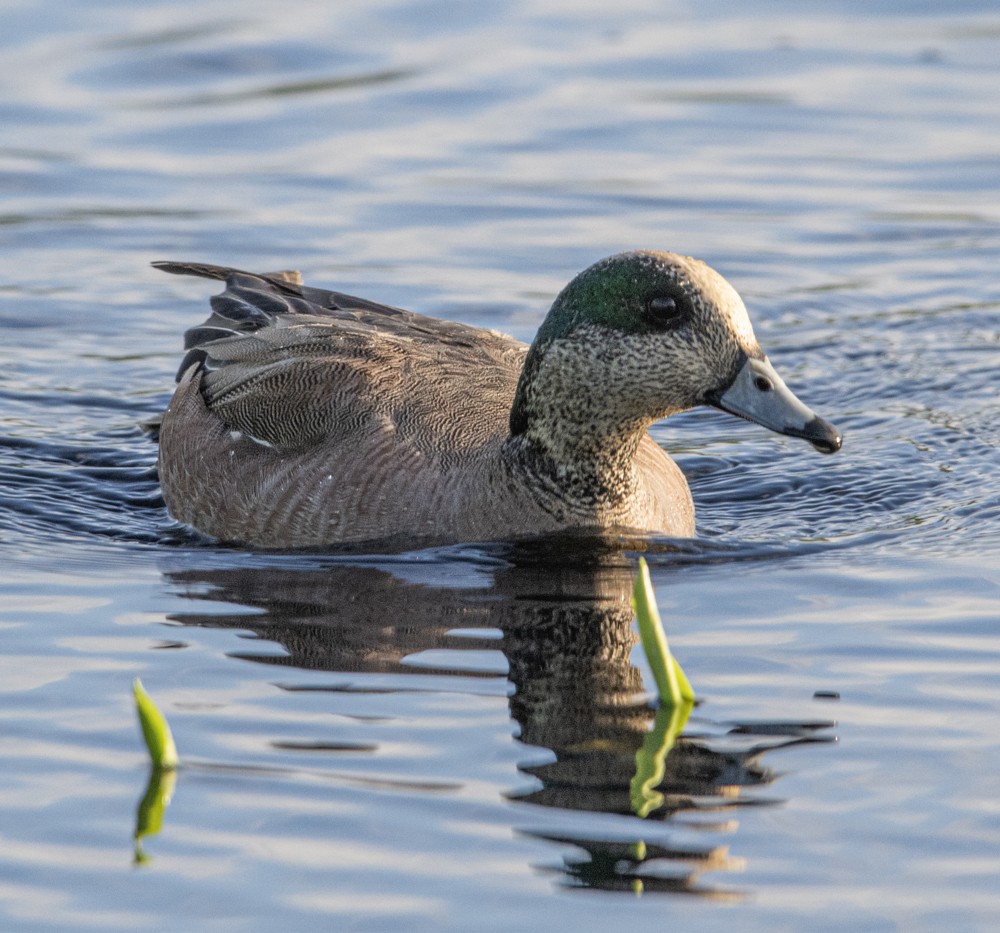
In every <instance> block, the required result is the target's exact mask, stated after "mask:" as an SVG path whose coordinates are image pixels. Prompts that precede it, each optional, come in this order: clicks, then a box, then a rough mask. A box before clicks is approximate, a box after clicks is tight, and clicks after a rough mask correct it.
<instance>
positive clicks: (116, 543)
mask: <svg viewBox="0 0 1000 933" xmlns="http://www.w3.org/2000/svg"><path fill="white" fill-rule="evenodd" d="M749 10H750V8H748V7H746V6H745V5H743V4H735V3H733V4H730V3H719V4H713V5H711V6H710V7H705V6H701V7H699V6H696V5H686V4H681V3H668V4H652V3H641V2H629V0H625V2H624V3H618V4H615V5H614V7H613V9H609V8H607V6H606V4H597V3H593V4H588V3H573V4H563V3H557V2H549V3H543V2H535V3H530V2H529V3H525V4H520V5H516V6H514V5H510V6H500V5H493V6H486V5H472V4H447V3H441V2H436V3H432V2H418V0H401V2H399V3H396V4H389V3H380V4H369V3H364V4H362V3H352V2H344V3H340V4H337V5H336V7H331V6H330V5H329V4H323V3H309V2H305V0H299V2H295V3H293V4H291V6H288V5H286V6H285V7H282V8H281V10H280V12H279V11H278V9H277V8H276V7H274V6H273V5H270V4H264V3H260V2H256V0H251V2H246V0H243V2H240V3H235V2H226V0H202V2H199V3H198V4H169V5H168V4H163V3H156V2H151V3H145V4H142V5H141V7H140V6H139V5H134V4H121V3H113V2H101V0H95V2H91V3H88V4H61V3H53V2H51V0H49V2H45V0H38V2H31V0H26V2H20V3H15V4H8V6H7V8H6V9H5V10H4V11H3V13H2V14H0V50H2V57H0V77H2V83H3V88H4V91H3V94H2V95H0V97H2V102H0V198H2V200H0V334H2V340H0V561H2V568H3V570H2V577H0V624H2V626H3V629H2V634H3V649H2V654H0V667H2V670H0V697H2V700H0V717H2V729H0V755H2V757H3V767H2V768H0V787H2V792H0V842H2V845H0V917H2V921H0V926H3V927H4V928H5V929H16V930H62V929H66V930H80V929H100V930H116V929H127V930H135V929H144V930H175V929H178V928H180V927H184V928H191V929H198V930H212V929H226V930H227V931H229V930H264V929H275V928H278V929H282V930H313V929H327V928H330V927H333V926H338V927H346V928H349V929H359V930H383V929H396V928H399V929H410V930H432V929H433V930H441V929H444V930H469V929H483V930H529V929H552V928H567V929H569V928H573V929H586V930H600V929H605V928H610V927H614V928H619V927H621V926H624V925H631V926H632V927H633V928H636V929H659V928H661V927H662V926H663V925H664V924H668V925H671V926H678V927H680V926H683V927H685V928H687V929H720V928H723V927H731V928H735V929H740V930H768V931H770V930H780V929H789V930H792V929H802V928H809V929H817V930H858V929H864V930H894V929H905V930H934V929H942V928H947V929H950V930H974V929H991V928H993V927H994V926H995V924H996V922H997V920H998V918H1000V881H998V880H997V879H998V877H1000V872H998V867H1000V864H998V858H997V854H996V853H997V849H998V843H1000V820H998V815H1000V810H998V805H997V794H996V782H995V774H996V772H997V770H998V767H1000V727H998V725H997V724H998V722H1000V688H998V683H997V678H996V675H995V671H996V670H997V668H998V664H1000V658H998V655H1000V641H998V639H997V635H996V631H997V627H998V621H1000V593H998V584H1000V570H998V569H997V563H998V562H997V558H998V555H1000V498H998V493H997V487H996V479H995V478H996V476H997V475H998V474H1000V454H998V449H997V447H998V440H1000V433H998V430H997V420H996V402H995V377H994V373H995V372H996V371H997V369H998V367H1000V336H998V335H1000V328H998V326H997V310H998V307H1000V286H998V284H997V276H996V256H997V254H998V247H1000V211H998V208H997V205H998V204H1000V196H998V195H1000V191H998V189H1000V173H998V172H997V161H996V153H997V151H998V147H1000V119H998V117H1000V113H998V108H997V96H996V88H997V86H998V81H1000V73H998V72H1000V16H998V14H997V12H996V9H995V5H993V4H989V3H982V2H978V3H977V2H964V3H952V4H948V5H945V6H943V7H942V6H941V5H931V4H924V3H920V2H904V0H898V2H894V3H885V4H878V5H877V9H875V8H874V7H873V5H871V4H865V3H860V2H845V3H842V4H838V5H836V6H835V7H831V6H830V5H828V4H813V3H802V4H796V5H795V6H794V8H793V7H790V6H789V5H787V4H777V3H762V4H755V5H754V6H753V8H752V12H748V11H749ZM634 247H652V248H664V249H674V250H678V251H682V252H686V253H690V254H693V255H697V256H700V257H701V258H704V259H706V260H707V261H709V262H710V263H711V264H712V265H713V266H715V267H716V268H718V269H719V270H720V271H721V272H723V274H725V275H726V276H727V277H728V278H729V279H730V280H731V281H732V282H733V283H734V285H736V287H737V288H738V289H739V290H740V291H741V293H742V294H743V295H744V297H745V299H746V300H747V303H748V305H749V306H750V309H751V314H752V316H753V318H754V321H755V324H756V328H757V333H758V336H759V337H760V339H761V341H762V343H763V344H764V345H765V347H766V348H767V349H768V351H769V354H770V356H771V359H772V360H773V361H774V362H775V363H776V365H777V366H778V367H779V369H780V370H781V372H782V373H783V375H784V376H785V377H786V379H787V381H788V382H789V383H790V384H791V385H792V386H793V387H794V388H795V389H796V390H797V391H798V393H799V395H800V396H801V397H802V398H803V399H804V400H805V401H806V402H807V403H808V404H810V405H812V406H813V407H814V408H816V409H817V410H818V411H819V412H821V413H822V414H823V415H825V416H827V417H829V418H830V419H831V420H833V421H835V422H836V423H837V425H838V426H839V427H840V428H841V429H842V430H844V432H845V436H846V444H845V448H844V451H843V452H842V453H841V454H839V455H837V456H836V457H832V458H825V457H823V458H821V457H818V456H816V455H815V454H813V453H812V452H811V451H810V450H809V449H808V448H807V446H806V445H804V444H802V443H801V442H796V441H793V440H788V439H782V438H776V437H774V436H771V435H769V434H767V433H766V432H764V431H762V430H760V429H757V428H754V427H752V426H750V425H746V424H743V423H741V422H737V421H736V420H735V419H731V418H726V417H725V416H723V415H721V414H718V413H713V412H707V411H698V412H692V413H689V414H685V415H684V416H681V417H678V418H673V419H671V420H670V423H669V425H659V426H657V427H656V428H655V429H654V435H655V437H656V438H657V440H658V441H660V442H661V443H663V444H664V445H665V446H666V447H667V448H668V449H669V450H671V451H672V452H673V453H674V455H675V456H676V459H677V460H678V462H679V463H680V464H681V465H682V467H683V468H684V470H685V471H686V472H687V473H688V476H689V478H690V482H691V486H692V490H693V493H694V497H695V501H696V505H697V508H698V520H699V530H700V538H699V539H698V541H697V542H690V543H687V544H682V545H680V546H678V545H677V544H676V543H674V542H667V541H651V542H644V543H642V542H639V543H637V542H625V543H624V545H625V546H624V550H621V551H618V550H610V551H603V552H595V551H594V550H593V548H588V547H586V546H585V545H584V544H583V543H582V542H574V543H570V544H563V546H562V547H561V548H560V547H557V546H552V545H550V546H547V547H546V546H537V547H520V548H512V547H511V546H509V545H504V544H503V543H498V544H491V545H482V546H463V547H453V548H445V549H435V550H425V551H412V552H407V553H404V554H397V555H369V554H359V553H354V554H340V555H337V554H329V555H326V554H312V555H299V556H295V555H267V554H253V553H249V552H243V551H239V550H236V549H228V548H219V547H213V546H211V545H207V544H205V543H203V542H201V541H199V540H198V539H197V538H196V537H195V536H193V535H191V534H190V533H188V532H187V531H186V530H185V529H183V528H181V527H179V526H177V525H176V524H175V523H173V522H172V521H171V520H170V518H169V517H168V516H167V515H166V513H165V512H164V509H163V506H162V501H161V499H160V497H159V492H158V488H157V483H156V474H155V447H154V446H153V444H152V443H151V442H150V440H149V439H148V438H147V437H146V435H145V434H144V433H143V431H142V430H141V428H140V424H141V422H143V421H144V420H146V419H148V418H150V417H153V416H155V415H156V414H157V413H158V412H159V411H160V410H161V409H162V408H163V407H164V405H165V404H166V401H167V399H168V398H169V395H170V390H171V386H172V380H173V375H174V371H175V369H176V366H177V363H178V361H179V359H180V335H181V333H182V331H183V330H184V329H185V328H187V327H189V326H191V325H192V324H193V323H196V322H197V321H199V320H200V319H201V318H202V316H203V308H204V303H205V300H206V297H207V295H208V294H209V292H210V291H211V288H212V286H211V285H209V284H208V283H204V282H197V281H183V280H179V279H176V278H172V277H168V276H164V275H162V274H160V273H157V272H155V271H154V270H152V269H150V268H149V265H148V263H149V262H150V261H151V260H154V259H195V260H206V261H214V262H222V263H231V264H235V265H240V266H243V267H246V268H251V269H276V268H300V269H302V271H303V273H304V274H305V277H306V280H307V281H308V282H311V283H313V284H317V285H327V286H331V287H335V288H339V289H341V290H344V291H347V292H352V293H356V294H364V295H370V296H371V297H373V298H376V299H378V300H381V301H384V302H388V303H391V304H400V305H403V306H406V307H411V308H413V309H415V310H419V311H424V312H427V313H432V314H436V315H438V316H443V317H449V318H452V319H456V320H463V321H467V322H470V323H473V324H478V325H482V326H489V327H496V328H500V329H503V330H505V331H507V332H509V333H512V334H514V335H515V336H517V337H520V338H522V339H530V337H531V335H532V334H533V332H534V330H535V328H536V327H537V325H538V323H539V322H540V320H541V318H542V316H543V315H544V312H545V310H546V309H547V306H548V303H549V302H550V301H551V299H552V297H553V296H554V294H555V293H556V292H557V291H558V289H559V288H560V287H561V286H562V285H563V284H564V283H565V282H566V281H567V280H568V279H569V278H570V277H571V276H572V275H573V274H575V273H576V272H577V271H579V270H580V269H582V268H584V267H585V266H586V265H588V264H589V263H590V262H592V261H594V260H595V259H597V258H600V257H601V256H604V255H607V254H610V253H612V252H615V251H618V250H620V249H625V248H634ZM637 548H642V549H645V553H646V556H647V559H648V560H649V562H650V566H651V569H652V574H653V580H654V584H655V587H656V591H657V595H658V598H659V601H660V603H661V607H662V609H663V613H664V616H665V619H666V622H667V626H668V630H669V632H670V634H671V640H672V644H673V647H674V650H675V651H676V652H677V654H678V656H679V657H680V658H681V660H682V662H683V664H684V667H685V669H686V671H687V672H688V674H689V676H690V677H691V679H692V681H693V682H694V685H695V688H696V690H697V692H698V693H699V695H700V696H701V697H702V698H703V703H702V704H701V706H699V707H698V709H697V710H696V711H695V714H694V715H693V717H692V719H691V721H690V722H689V723H688V725H687V727H686V729H685V734H684V738H683V739H682V740H681V742H680V744H679V745H678V746H677V747H676V748H675V749H674V751H672V752H671V755H670V756H669V758H668V759H667V778H666V782H665V784H664V786H663V787H662V788H661V790H662V791H663V792H664V794H665V798H664V800H663V803H662V805H661V806H660V807H658V808H657V809H655V810H654V811H653V812H652V814H651V815H650V816H649V817H648V818H646V819H642V820H640V819H639V818H637V817H636V816H635V815H633V814H632V813H631V812H630V806H629V781H630V778H631V776H632V773H633V771H634V768H635V753H636V751H637V750H638V749H639V748H640V746H641V745H642V743H643V741H644V739H645V738H646V736H648V735H649V733H650V730H651V729H653V728H654V725H655V724H654V710H653V707H652V705H651V704H650V703H649V702H648V701H649V698H650V694H649V692H648V691H649V688H650V687H651V686H652V680H651V677H650V674H649V670H648V668H647V666H646V663H645V661H644V659H643V658H642V657H641V654H640V653H637V651H636V650H635V649H634V647H633V643H632V641H633V639H632V635H631V628H630V624H631V615H630V611H629V608H628V601H627V593H628V585H629V581H630V579H631V574H632V572H633V571H634V567H635V554H636V550H637ZM137 675H141V677H142V678H143V681H144V682H145V684H146V686H147V688H148V689H149V690H150V691H151V692H152V693H153V694H154V696H155V697H156V698H157V700H158V702H159V703H160V705H161V706H162V707H163V709H164V710H165V711H166V713H167V715H168V716H169V718H170V720H171V722H172V724H173V727H174V731H175V734H176V737H177V741H178V745H179V747H180V751H181V756H182V759H183V762H184V768H183V769H182V771H181V773H180V775H179V779H178V782H177V785H176V788H175V791H174V797H173V801H172V803H171V805H170V806H169V808H168V809H167V811H166V813H165V817H164V822H163V827H162V830H161V831H160V833H159V834H157V835H154V836H150V837H147V838H146V839H145V840H144V841H143V849H144V851H145V854H146V855H147V856H148V857H149V861H147V862H146V863H145V864H143V865H141V866H136V865H134V864H133V840H132V833H133V830H134V825H135V823H134V821H135V813H136V805H137V803H138V801H139V799H140V797H141V796H142V795H143V793H144V789H145V784H146V777H147V775H146V761H145V758H144V755H145V753H144V751H143V749H142V746H141V742H140V739H139V736H138V730H137V727H136V724H135V720H134V714H133V711H132V707H131V697H130V689H129V685H130V683H131V680H132V679H133V678H134V677H135V676H137ZM831 695H836V696H839V699H836V698H831ZM640 891H641V896H640V894H639V892H640ZM681 894H687V895H688V896H681Z"/></svg>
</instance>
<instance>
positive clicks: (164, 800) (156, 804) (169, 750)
mask: <svg viewBox="0 0 1000 933" xmlns="http://www.w3.org/2000/svg"><path fill="white" fill-rule="evenodd" d="M132 694H133V695H134V696H135V708H136V711H137V712H138V714H139V725H141V726H142V735H143V738H144V739H145V740H146V748H148V749H149V757H150V759H151V760H152V764H153V766H152V768H151V769H150V773H149V783H148V784H147V786H146V793H145V794H144V795H143V798H142V800H140V801H139V809H138V811H137V812H136V815H135V863H136V864H137V865H139V864H142V863H143V862H146V861H148V860H149V856H147V855H146V853H145V852H143V850H142V839H143V837H144V836H155V835H156V834H157V833H158V832H159V831H160V827H161V826H162V825H163V812H164V811H165V810H166V808H167V805H168V804H169V803H170V797H171V795H172V794H173V792H174V784H175V782H176V781H177V770H176V769H177V761H178V759H177V746H176V745H175V744H174V737H173V736H172V735H171V734H170V726H169V724H168V723H167V719H166V717H165V716H164V715H163V713H161V712H160V710H159V707H157V705H156V704H155V703H154V702H153V698H152V697H151V696H150V695H149V694H148V693H146V691H145V690H144V689H143V686H142V682H141V681H140V680H139V678H138V677H137V678H136V679H135V681H134V682H133V684H132Z"/></svg>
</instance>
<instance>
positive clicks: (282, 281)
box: [150, 260, 302, 291]
mask: <svg viewBox="0 0 1000 933" xmlns="http://www.w3.org/2000/svg"><path fill="white" fill-rule="evenodd" d="M150 265H151V266H152V267H153V268H154V269H159V270H160V271H161V272H170V273H171V274H172V275H197V276H200V277H201V278H203V279H218V280H219V281H220V282H225V281H226V279H228V278H229V276H231V275H249V276H252V277H253V278H255V279H264V281H266V282H270V283H271V284H272V285H277V286H279V287H281V288H288V287H289V286H293V289H292V290H293V291H294V286H299V285H301V284H302V276H301V275H300V274H299V273H298V272H295V271H294V270H283V271H281V272H244V271H243V270H242V269H233V268H232V267H231V266H213V265H211V264H210V263H207V262H170V261H163V260H159V261H157V262H153V263H150Z"/></svg>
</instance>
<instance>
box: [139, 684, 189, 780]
mask: <svg viewBox="0 0 1000 933" xmlns="http://www.w3.org/2000/svg"><path fill="white" fill-rule="evenodd" d="M132 693H133V695H134V696H135V708H136V711H137V712H138V714H139V724H140V725H141V726H142V735H143V738H144V739H145V740H146V748H148V749H149V757H150V758H151V759H152V760H153V767H154V768H162V769H164V770H170V769H172V768H176V767H177V761H178V759H177V746H176V745H175V744H174V737H173V735H171V733H170V725H169V724H168V723H167V718H166V716H164V715H163V713H161V712H160V710H159V707H158V706H157V705H156V704H155V703H154V702H153V698H152V697H151V696H150V695H149V694H148V693H146V691H145V689H144V688H143V686H142V681H141V680H139V678H138V677H136V679H135V681H134V682H133V683H132Z"/></svg>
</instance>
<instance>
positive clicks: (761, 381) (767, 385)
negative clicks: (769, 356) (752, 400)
mask: <svg viewBox="0 0 1000 933" xmlns="http://www.w3.org/2000/svg"><path fill="white" fill-rule="evenodd" d="M753 384H754V385H755V386H756V387H757V388H758V389H759V390H760V391H761V392H770V391H771V390H772V389H773V388H774V386H773V385H772V383H771V380H770V379H765V378H764V377H763V376H758V377H757V378H756V379H754V381H753Z"/></svg>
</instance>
